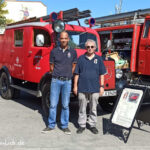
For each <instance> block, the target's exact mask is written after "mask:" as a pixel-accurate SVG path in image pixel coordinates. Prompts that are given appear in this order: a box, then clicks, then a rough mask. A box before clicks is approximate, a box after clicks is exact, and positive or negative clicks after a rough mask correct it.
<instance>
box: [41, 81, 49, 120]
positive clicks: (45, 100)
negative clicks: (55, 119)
mask: <svg viewBox="0 0 150 150" xmlns="http://www.w3.org/2000/svg"><path fill="white" fill-rule="evenodd" d="M49 96H50V83H45V84H44V86H43V87H42V110H43V112H44V115H45V116H46V117H48V116H49V106H50V100H49Z"/></svg>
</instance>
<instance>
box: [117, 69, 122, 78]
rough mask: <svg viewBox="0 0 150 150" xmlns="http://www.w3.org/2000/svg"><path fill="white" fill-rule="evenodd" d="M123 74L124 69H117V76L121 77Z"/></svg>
mask: <svg viewBox="0 0 150 150" xmlns="http://www.w3.org/2000/svg"><path fill="white" fill-rule="evenodd" d="M122 76H123V71H122V70H121V69H116V78H117V79H120V78H122Z"/></svg>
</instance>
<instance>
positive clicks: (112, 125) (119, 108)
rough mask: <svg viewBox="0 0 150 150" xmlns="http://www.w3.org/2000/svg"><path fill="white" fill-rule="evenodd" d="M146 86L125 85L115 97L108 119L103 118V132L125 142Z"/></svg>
mask: <svg viewBox="0 0 150 150" xmlns="http://www.w3.org/2000/svg"><path fill="white" fill-rule="evenodd" d="M146 92H147V88H145V87H138V86H127V87H125V88H124V89H123V90H122V93H121V94H120V96H119V97H118V99H117V102H116V105H115V107H114V110H113V112H112V115H111V117H110V119H105V118H103V133H104V134H106V133H107V132H108V133H110V134H113V135H116V136H118V137H119V138H122V139H123V140H124V142H125V143H127V141H128V138H129V136H130V133H131V130H132V128H133V124H134V122H135V120H136V116H137V114H138V111H139V110H140V107H141V104H142V102H143V99H144V96H145V94H146Z"/></svg>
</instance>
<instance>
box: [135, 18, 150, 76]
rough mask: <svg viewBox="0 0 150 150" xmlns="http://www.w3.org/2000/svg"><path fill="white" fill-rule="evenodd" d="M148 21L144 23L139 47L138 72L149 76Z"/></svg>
mask: <svg viewBox="0 0 150 150" xmlns="http://www.w3.org/2000/svg"><path fill="white" fill-rule="evenodd" d="M149 64H150V20H146V21H145V25H144V28H143V33H142V35H141V40H140V47H139V62H138V72H139V73H141V74H145V75H149V74H150V65H149Z"/></svg>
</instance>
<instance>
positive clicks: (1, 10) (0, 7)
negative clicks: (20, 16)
mask: <svg viewBox="0 0 150 150" xmlns="http://www.w3.org/2000/svg"><path fill="white" fill-rule="evenodd" d="M6 5H7V4H6V2H5V1H4V0H0V26H5V25H6V24H8V23H12V22H13V20H11V19H6V17H5V15H6V14H8V10H6V9H5V7H6Z"/></svg>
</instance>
